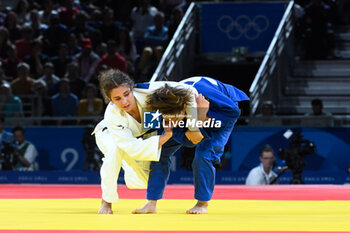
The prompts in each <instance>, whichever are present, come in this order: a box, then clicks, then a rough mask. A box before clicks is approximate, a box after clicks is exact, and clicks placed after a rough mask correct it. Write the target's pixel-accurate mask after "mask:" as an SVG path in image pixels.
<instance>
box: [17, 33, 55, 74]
mask: <svg viewBox="0 0 350 233" xmlns="http://www.w3.org/2000/svg"><path fill="white" fill-rule="evenodd" d="M31 47H32V52H31V54H30V55H28V56H25V57H24V58H23V62H25V63H27V64H28V65H29V67H30V70H29V73H30V76H31V77H32V78H34V79H36V78H38V77H40V76H41V75H42V74H43V65H44V64H45V63H46V62H47V61H48V60H49V57H48V56H47V55H46V54H43V53H42V47H43V44H42V42H41V40H40V39H36V40H33V41H32V43H31Z"/></svg>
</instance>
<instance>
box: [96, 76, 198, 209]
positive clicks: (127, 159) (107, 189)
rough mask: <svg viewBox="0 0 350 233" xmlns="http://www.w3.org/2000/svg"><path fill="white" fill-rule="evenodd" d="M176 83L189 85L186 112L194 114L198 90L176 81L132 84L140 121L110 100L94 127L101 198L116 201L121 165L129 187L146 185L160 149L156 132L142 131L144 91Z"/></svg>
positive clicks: (148, 92) (146, 92)
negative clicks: (100, 160)
mask: <svg viewBox="0 0 350 233" xmlns="http://www.w3.org/2000/svg"><path fill="white" fill-rule="evenodd" d="M165 83H166V84H168V85H170V86H179V87H182V88H186V89H189V91H191V92H192V93H193V95H192V96H193V98H192V99H191V101H190V103H188V104H187V108H186V112H187V114H189V115H191V116H192V118H197V103H196V100H195V96H196V95H197V94H198V93H197V91H196V89H194V88H193V87H192V86H190V85H187V84H183V83H177V82H153V83H150V85H149V86H148V87H146V88H134V91H133V94H134V96H135V98H136V102H137V105H138V107H139V110H140V115H141V123H139V122H137V121H136V120H135V119H134V118H133V117H132V116H130V115H129V114H128V113H126V112H125V111H124V110H121V109H119V108H117V107H116V106H115V105H114V104H113V103H109V104H108V106H107V108H106V110H105V115H104V120H102V121H101V122H100V123H99V124H98V125H97V126H96V128H95V130H94V133H95V135H96V136H95V137H96V143H97V145H98V147H99V149H100V150H101V152H102V153H103V154H104V158H103V164H102V167H101V171H100V174H101V188H102V198H103V199H104V200H105V201H107V202H110V203H112V202H116V201H118V193H117V181H118V176H119V172H120V168H121V167H122V168H123V169H124V172H125V173H124V180H125V182H126V185H127V186H128V188H132V189H143V188H147V182H148V175H149V164H150V161H159V158H160V154H161V149H158V144H159V136H157V132H156V131H155V132H153V133H149V134H145V133H146V132H147V131H148V129H143V124H142V123H143V111H144V110H145V103H146V98H147V95H149V94H151V93H152V92H153V91H154V90H155V89H157V88H159V87H162V86H164V84H165Z"/></svg>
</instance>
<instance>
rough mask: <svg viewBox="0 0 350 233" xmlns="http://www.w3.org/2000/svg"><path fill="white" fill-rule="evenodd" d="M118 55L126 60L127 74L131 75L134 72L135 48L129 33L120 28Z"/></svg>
mask: <svg viewBox="0 0 350 233" xmlns="http://www.w3.org/2000/svg"><path fill="white" fill-rule="evenodd" d="M117 51H118V53H119V54H120V55H121V56H123V57H124V58H125V59H126V62H127V73H128V74H133V73H134V71H135V62H136V55H137V54H136V46H135V44H134V42H133V40H132V39H131V36H130V32H129V30H128V29H127V28H125V27H122V28H120V32H119V45H118V47H117Z"/></svg>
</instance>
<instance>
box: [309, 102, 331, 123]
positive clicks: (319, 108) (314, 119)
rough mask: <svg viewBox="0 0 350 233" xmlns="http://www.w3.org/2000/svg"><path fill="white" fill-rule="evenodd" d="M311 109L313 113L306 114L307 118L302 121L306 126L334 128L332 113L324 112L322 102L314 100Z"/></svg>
mask: <svg viewBox="0 0 350 233" xmlns="http://www.w3.org/2000/svg"><path fill="white" fill-rule="evenodd" d="M311 107H312V112H308V113H306V114H305V116H307V117H306V118H304V119H303V121H302V123H303V125H304V126H312V127H332V126H333V125H334V120H333V116H332V113H330V112H325V111H323V102H322V100H320V99H313V100H312V101H311ZM310 117H311V118H310Z"/></svg>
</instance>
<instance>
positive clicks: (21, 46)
mask: <svg viewBox="0 0 350 233" xmlns="http://www.w3.org/2000/svg"><path fill="white" fill-rule="evenodd" d="M32 35H33V29H32V28H31V27H30V26H23V27H22V28H21V39H19V40H16V42H15V45H16V51H17V57H18V58H19V59H20V60H22V59H23V57H25V56H27V55H30V54H31V52H32V46H31V43H32V38H33V37H32Z"/></svg>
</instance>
